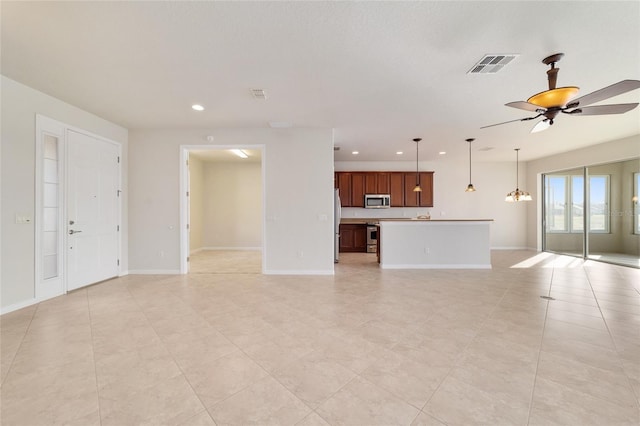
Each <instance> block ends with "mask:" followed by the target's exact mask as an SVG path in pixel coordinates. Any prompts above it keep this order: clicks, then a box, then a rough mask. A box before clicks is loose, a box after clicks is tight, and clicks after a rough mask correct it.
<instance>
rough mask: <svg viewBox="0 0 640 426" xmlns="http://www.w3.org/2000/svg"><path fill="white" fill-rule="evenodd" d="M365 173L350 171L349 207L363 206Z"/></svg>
mask: <svg viewBox="0 0 640 426" xmlns="http://www.w3.org/2000/svg"><path fill="white" fill-rule="evenodd" d="M365 185H366V173H351V207H364V194H366V193H367V192H366V189H365V188H366V186H365Z"/></svg>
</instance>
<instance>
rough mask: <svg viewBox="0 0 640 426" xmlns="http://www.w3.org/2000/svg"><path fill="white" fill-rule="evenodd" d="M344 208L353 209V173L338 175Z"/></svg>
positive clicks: (339, 191)
mask: <svg viewBox="0 0 640 426" xmlns="http://www.w3.org/2000/svg"><path fill="white" fill-rule="evenodd" d="M336 182H337V183H338V193H339V194H340V202H341V203H342V207H351V173H342V172H339V173H336Z"/></svg>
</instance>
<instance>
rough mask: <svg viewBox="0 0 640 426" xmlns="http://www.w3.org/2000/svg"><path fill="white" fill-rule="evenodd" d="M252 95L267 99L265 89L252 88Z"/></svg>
mask: <svg viewBox="0 0 640 426" xmlns="http://www.w3.org/2000/svg"><path fill="white" fill-rule="evenodd" d="M251 95H253V97H254V98H255V99H267V94H266V93H265V92H264V90H263V89H251Z"/></svg>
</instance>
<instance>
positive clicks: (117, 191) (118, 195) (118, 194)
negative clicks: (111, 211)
mask: <svg viewBox="0 0 640 426" xmlns="http://www.w3.org/2000/svg"><path fill="white" fill-rule="evenodd" d="M121 192H122V191H120V190H119V189H118V190H116V194H117V195H116V196H117V197H120V193H121Z"/></svg>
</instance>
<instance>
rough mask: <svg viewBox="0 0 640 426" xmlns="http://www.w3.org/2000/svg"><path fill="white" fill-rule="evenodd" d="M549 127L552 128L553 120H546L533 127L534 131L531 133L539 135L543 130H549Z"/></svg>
mask: <svg viewBox="0 0 640 426" xmlns="http://www.w3.org/2000/svg"><path fill="white" fill-rule="evenodd" d="M549 126H551V120H549V119H545V120H542V121H539V122H538V124H536V125H535V126H533V129H531V133H538V132H541V131H543V130H547V129H548V128H549Z"/></svg>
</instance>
